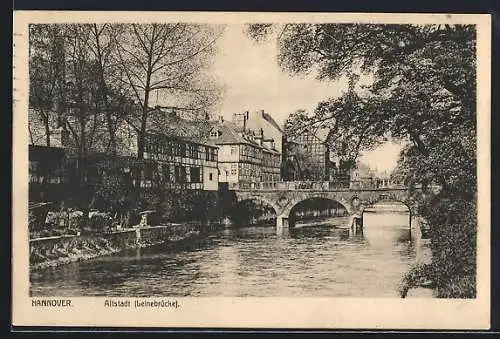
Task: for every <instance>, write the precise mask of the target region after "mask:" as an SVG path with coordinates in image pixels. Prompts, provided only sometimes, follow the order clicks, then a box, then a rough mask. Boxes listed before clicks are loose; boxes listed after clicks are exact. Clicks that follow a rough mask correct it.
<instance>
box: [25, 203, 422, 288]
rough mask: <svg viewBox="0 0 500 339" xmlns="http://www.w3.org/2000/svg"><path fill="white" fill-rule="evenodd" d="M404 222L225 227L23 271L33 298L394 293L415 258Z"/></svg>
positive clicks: (372, 219) (382, 220) (378, 218)
mask: <svg viewBox="0 0 500 339" xmlns="http://www.w3.org/2000/svg"><path fill="white" fill-rule="evenodd" d="M404 222H406V223H407V219H405V218H402V217H401V215H395V216H393V218H392V219H391V215H385V216H380V215H374V214H373V213H371V214H370V216H369V217H367V218H366V220H365V232H364V234H363V235H350V234H349V231H348V230H344V229H339V228H333V227H328V226H327V227H325V226H321V227H310V226H308V227H302V228H300V229H298V230H290V233H289V234H288V235H282V236H279V237H277V236H276V233H275V230H274V229H273V228H272V227H271V228H270V227H267V228H262V227H260V228H258V227H253V228H242V229H236V230H231V229H228V230H224V231H222V232H218V233H214V234H211V235H210V236H208V237H207V238H205V239H198V240H196V241H194V242H192V243H190V244H189V246H185V247H182V246H178V247H175V248H170V247H168V246H154V247H151V248H147V249H141V250H140V251H126V252H122V253H118V254H115V255H111V256H108V257H104V258H98V259H94V260H91V261H88V262H79V263H72V264H69V265H66V266H60V267H56V268H48V269H46V270H42V271H37V272H33V273H31V275H30V281H31V294H32V295H34V296H37V295H39V296H42V295H45V296H46V295H58V296H80V295H85V296H132V295H133V296H167V295H169V296H233V297H234V296H239V297H243V296H259V297H265V296H284V297H286V296H310V297H315V296H318V297H321V296H327V297H397V296H398V295H397V286H398V284H399V282H400V279H401V277H402V275H403V274H404V272H405V271H406V270H407V269H408V268H409V266H410V265H411V264H412V263H413V262H414V260H415V249H414V245H413V244H411V243H409V242H408V239H409V231H408V228H407V227H408V225H407V224H405V223H404Z"/></svg>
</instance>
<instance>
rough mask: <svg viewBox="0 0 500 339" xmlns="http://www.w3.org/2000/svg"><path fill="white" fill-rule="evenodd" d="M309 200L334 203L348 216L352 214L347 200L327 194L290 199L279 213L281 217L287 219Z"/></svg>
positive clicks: (305, 195) (306, 195)
mask: <svg viewBox="0 0 500 339" xmlns="http://www.w3.org/2000/svg"><path fill="white" fill-rule="evenodd" d="M311 199H324V200H329V201H333V202H336V203H338V204H340V205H342V206H343V207H344V208H345V209H346V211H347V213H348V214H351V213H352V208H351V202H350V201H349V200H348V199H345V198H344V197H338V196H331V195H328V194H304V195H301V196H297V197H294V198H292V199H291V201H290V203H289V204H288V205H287V207H286V208H285V209H284V210H283V212H282V213H281V216H282V217H284V218H289V217H290V213H291V212H292V210H293V209H294V208H296V207H297V206H298V205H299V204H301V203H302V202H305V201H307V200H311Z"/></svg>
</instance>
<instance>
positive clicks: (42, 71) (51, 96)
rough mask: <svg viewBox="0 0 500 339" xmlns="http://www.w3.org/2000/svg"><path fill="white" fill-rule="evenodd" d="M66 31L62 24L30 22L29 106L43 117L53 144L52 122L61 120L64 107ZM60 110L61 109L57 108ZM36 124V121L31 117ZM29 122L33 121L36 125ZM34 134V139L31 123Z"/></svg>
mask: <svg viewBox="0 0 500 339" xmlns="http://www.w3.org/2000/svg"><path fill="white" fill-rule="evenodd" d="M63 44H64V41H63V35H62V32H61V31H60V28H59V26H58V25H47V24H40V25H30V27H29V46H30V49H29V78H30V81H29V86H30V88H29V108H30V110H31V111H33V112H34V113H35V114H32V115H31V117H30V118H31V119H33V120H41V122H42V124H43V128H44V136H45V145H46V146H51V139H50V135H51V127H52V126H51V123H53V122H54V121H56V122H57V118H58V115H60V114H62V112H61V110H62V109H63V105H62V104H63V97H62V96H63V88H64V81H65V79H64V48H63ZM56 111H58V112H56ZM30 122H31V123H32V124H33V123H35V125H36V122H35V121H30ZM32 124H29V125H32ZM28 128H30V136H31V142H32V143H34V142H35V140H33V134H34V133H33V132H34V131H32V129H31V126H28Z"/></svg>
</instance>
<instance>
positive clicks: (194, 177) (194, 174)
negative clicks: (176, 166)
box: [189, 167, 201, 182]
mask: <svg viewBox="0 0 500 339" xmlns="http://www.w3.org/2000/svg"><path fill="white" fill-rule="evenodd" d="M189 176H190V179H191V180H190V182H201V170H200V168H199V167H191V169H190V173H189Z"/></svg>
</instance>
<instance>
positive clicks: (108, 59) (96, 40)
mask: <svg viewBox="0 0 500 339" xmlns="http://www.w3.org/2000/svg"><path fill="white" fill-rule="evenodd" d="M80 26H81V29H82V30H84V31H86V32H87V34H86V36H88V37H89V39H88V40H87V48H88V50H89V53H90V54H91V55H92V57H93V59H94V60H95V62H96V66H97V67H96V74H95V75H96V81H97V84H98V88H99V90H98V95H97V98H96V99H97V102H98V103H99V109H100V110H101V111H102V113H103V114H104V115H105V121H106V127H107V135H108V138H109V140H108V145H107V147H106V149H107V150H109V152H110V153H111V154H112V155H116V154H117V140H116V132H117V129H118V126H119V125H120V123H121V122H122V121H124V120H125V118H126V117H127V115H128V114H130V109H129V98H128V97H127V96H126V93H125V90H124V88H123V83H121V82H119V81H116V78H117V77H118V76H119V67H118V65H117V64H116V62H115V60H114V59H115V58H116V51H117V45H116V43H117V37H118V35H119V34H120V33H121V31H122V30H123V29H122V26H120V25H112V24H90V25H80Z"/></svg>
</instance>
